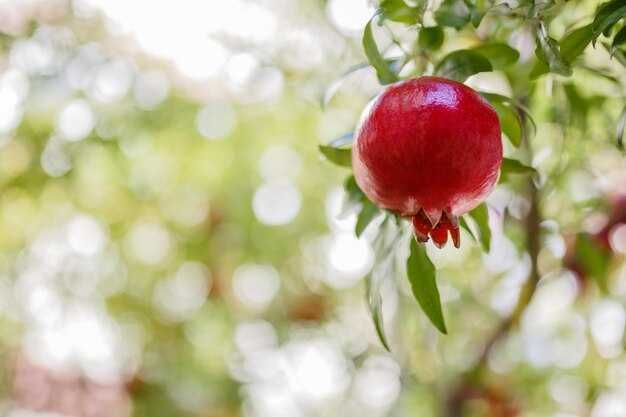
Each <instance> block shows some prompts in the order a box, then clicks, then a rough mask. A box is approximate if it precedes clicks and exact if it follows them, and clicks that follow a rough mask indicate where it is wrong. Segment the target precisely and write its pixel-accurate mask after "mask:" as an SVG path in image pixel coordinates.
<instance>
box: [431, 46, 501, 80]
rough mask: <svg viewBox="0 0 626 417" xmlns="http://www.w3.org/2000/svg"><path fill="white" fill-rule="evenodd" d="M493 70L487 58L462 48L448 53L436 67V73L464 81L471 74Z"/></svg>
mask: <svg viewBox="0 0 626 417" xmlns="http://www.w3.org/2000/svg"><path fill="white" fill-rule="evenodd" d="M491 70H492V67H491V63H490V62H489V60H488V59H487V58H485V57H484V56H482V55H481V54H479V53H478V52H475V51H472V50H470V49H460V50H457V51H454V52H450V53H449V54H448V55H446V56H445V57H444V58H443V59H442V60H441V62H439V64H438V65H437V67H436V68H435V73H436V74H438V75H440V76H442V77H446V78H451V79H453V80H457V81H459V82H463V81H465V80H466V79H467V78H468V77H470V76H471V75H474V74H477V73H479V72H485V71H491Z"/></svg>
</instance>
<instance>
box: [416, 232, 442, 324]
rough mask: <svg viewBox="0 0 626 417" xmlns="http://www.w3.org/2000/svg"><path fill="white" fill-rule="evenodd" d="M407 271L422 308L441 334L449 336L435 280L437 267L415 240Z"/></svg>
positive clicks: (422, 246)
mask: <svg viewBox="0 0 626 417" xmlns="http://www.w3.org/2000/svg"><path fill="white" fill-rule="evenodd" d="M406 271H407V275H408V278H409V282H410V284H411V290H412V291H413V295H414V296H415V299H416V300H417V302H418V303H419V305H420V307H421V308H422V310H423V311H424V313H426V316H427V317H428V318H429V319H430V321H431V322H432V323H433V324H434V325H435V327H437V329H439V331H440V332H441V333H443V334H447V333H448V331H447V330H446V324H445V321H444V318H443V312H442V309H441V300H440V298H439V290H438V289H437V281H436V278H435V266H434V265H433V263H432V262H431V261H430V259H428V255H427V254H426V249H425V248H424V245H422V244H419V243H417V241H416V240H415V239H413V238H412V239H411V251H410V255H409V258H408V259H407V262H406Z"/></svg>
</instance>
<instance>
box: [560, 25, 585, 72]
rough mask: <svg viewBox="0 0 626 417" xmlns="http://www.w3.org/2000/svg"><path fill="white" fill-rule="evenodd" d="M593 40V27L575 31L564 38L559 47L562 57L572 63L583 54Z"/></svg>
mask: <svg viewBox="0 0 626 417" xmlns="http://www.w3.org/2000/svg"><path fill="white" fill-rule="evenodd" d="M592 39H593V32H592V30H591V25H586V26H583V27H580V28H578V29H574V30H573V31H571V32H569V33H568V34H567V35H565V36H563V38H562V39H561V42H559V47H560V49H561V56H563V59H565V60H566V61H567V62H569V63H572V62H573V61H574V60H575V59H576V58H578V56H580V54H582V53H583V51H584V50H585V48H586V47H587V45H589V42H591V40H592Z"/></svg>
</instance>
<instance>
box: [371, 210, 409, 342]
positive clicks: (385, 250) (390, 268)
mask: <svg viewBox="0 0 626 417" xmlns="http://www.w3.org/2000/svg"><path fill="white" fill-rule="evenodd" d="M388 219H389V217H387V218H386V219H385V221H384V222H383V224H382V225H381V227H380V229H379V230H378V235H377V236H376V237H375V238H374V241H373V242H372V246H373V249H374V255H375V262H374V267H373V268H372V271H371V272H370V273H369V274H368V275H367V276H366V277H365V285H366V295H367V304H368V306H369V309H370V313H371V315H372V319H373V321H374V328H375V329H376V334H377V335H378V338H379V340H380V342H381V343H382V345H383V346H384V347H385V349H387V350H388V351H391V349H390V348H389V342H388V341H387V336H386V335H385V326H384V320H383V311H382V297H381V293H380V287H381V285H382V283H383V282H384V281H385V279H391V278H393V277H394V275H395V274H396V263H395V251H394V248H395V244H396V242H397V241H398V238H399V237H400V236H401V234H400V233H399V229H398V228H397V227H395V223H393V224H392V223H390V222H388ZM389 230H390V231H391V232H392V233H393V236H392V238H391V240H390V242H387V241H386V233H387V232H388V231H389Z"/></svg>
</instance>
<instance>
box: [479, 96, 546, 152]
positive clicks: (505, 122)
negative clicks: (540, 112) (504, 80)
mask: <svg viewBox="0 0 626 417" xmlns="http://www.w3.org/2000/svg"><path fill="white" fill-rule="evenodd" d="M481 95H482V96H483V97H485V98H486V99H487V100H488V101H489V102H490V103H491V105H492V106H493V107H494V109H495V110H496V112H497V113H498V117H499V118H500V127H501V128H502V131H503V132H504V134H505V135H506V137H507V138H508V139H509V141H510V142H511V144H512V145H513V146H515V147H516V148H517V147H519V146H520V145H521V143H522V139H523V138H525V137H528V136H529V135H528V132H527V126H526V123H524V120H528V121H530V122H531V124H532V125H533V126H534V120H533V118H532V116H531V115H530V113H529V112H528V109H527V108H525V107H524V106H522V105H521V104H519V103H518V102H517V101H515V100H514V99H511V98H509V97H506V96H503V95H500V94H493V93H481ZM522 115H523V116H524V118H522Z"/></svg>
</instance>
